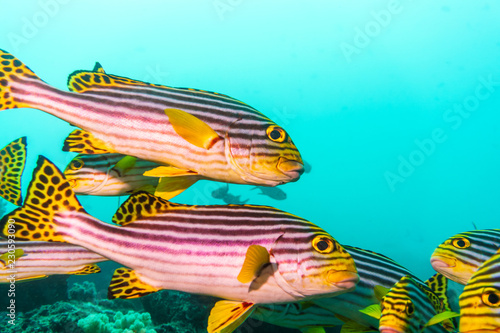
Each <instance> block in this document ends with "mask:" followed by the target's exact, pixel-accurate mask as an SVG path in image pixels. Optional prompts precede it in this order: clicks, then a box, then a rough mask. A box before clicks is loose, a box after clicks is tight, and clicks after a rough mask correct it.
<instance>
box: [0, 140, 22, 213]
mask: <svg viewBox="0 0 500 333" xmlns="http://www.w3.org/2000/svg"><path fill="white" fill-rule="evenodd" d="M25 163H26V137H25V136H24V137H22V138H19V139H17V140H15V141H12V142H11V143H9V144H8V145H7V146H5V147H4V148H2V150H0V196H1V197H2V198H4V199H5V200H7V201H10V202H11V203H13V204H14V205H17V206H21V204H22V202H23V200H22V195H21V176H22V174H23V170H24V164H25Z"/></svg>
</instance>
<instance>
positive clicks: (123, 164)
mask: <svg viewBox="0 0 500 333" xmlns="http://www.w3.org/2000/svg"><path fill="white" fill-rule="evenodd" d="M135 162H137V157H135V156H129V155H127V156H124V157H123V158H122V159H121V160H119V161H118V162H116V164H115V165H114V166H113V167H112V169H113V170H115V171H116V172H118V175H119V176H120V177H122V176H123V175H124V174H125V173H127V171H129V170H130V169H132V168H133V167H134V165H135Z"/></svg>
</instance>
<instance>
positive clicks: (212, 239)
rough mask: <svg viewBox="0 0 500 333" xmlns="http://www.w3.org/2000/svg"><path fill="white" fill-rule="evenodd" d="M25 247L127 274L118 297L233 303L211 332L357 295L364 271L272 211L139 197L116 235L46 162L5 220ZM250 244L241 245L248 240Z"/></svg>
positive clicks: (1, 223)
mask: <svg viewBox="0 0 500 333" xmlns="http://www.w3.org/2000/svg"><path fill="white" fill-rule="evenodd" d="M10 219H13V220H14V221H15V222H14V223H13V224H12V225H13V226H14V230H15V232H14V235H15V237H16V240H29V241H50V242H61V243H70V244H74V245H78V246H83V247H85V248H87V249H89V250H90V251H93V252H95V253H98V254H100V255H102V256H103V257H106V258H108V259H110V260H113V261H116V262H118V263H120V264H122V265H124V266H126V267H128V268H118V269H117V270H116V271H115V273H114V275H113V277H112V280H111V283H110V286H109V288H108V297H109V298H111V299H114V298H136V297H142V296H144V295H147V294H150V293H153V292H156V291H158V290H161V289H171V290H179V291H184V292H189V293H196V294H204V295H210V296H215V297H219V298H222V299H227V300H223V301H219V302H217V303H216V305H215V306H214V308H213V309H212V311H211V314H210V318H209V324H208V331H209V332H220V331H221V330H223V329H225V328H226V327H228V326H231V325H232V324H234V323H235V322H236V323H239V322H241V321H243V320H244V319H245V318H246V317H248V316H249V315H250V314H251V313H252V312H253V311H254V310H255V307H256V306H258V304H261V303H263V304H267V303H280V302H295V301H307V300H309V299H313V298H317V297H331V296H335V295H338V294H342V293H347V292H349V291H352V290H353V289H354V288H355V287H356V284H357V283H358V280H359V276H358V274H357V269H356V265H355V263H354V260H353V258H352V257H351V256H350V254H349V253H348V252H347V251H346V250H345V249H344V248H343V247H342V245H340V244H339V243H338V242H337V241H336V240H335V239H334V238H333V237H331V236H330V235H329V234H328V233H326V232H325V231H324V230H323V229H321V228H320V227H318V226H316V225H315V224H313V223H311V222H309V221H307V220H304V219H302V218H300V217H297V216H295V215H292V214H289V213H287V212H284V211H281V210H279V209H275V208H272V207H267V206H254V205H240V206H238V205H219V206H193V205H182V204H175V203H171V202H168V201H166V200H164V199H162V198H159V197H155V196H153V195H151V194H149V193H147V192H139V193H135V194H133V195H131V196H130V197H129V198H128V199H127V200H126V201H125V202H124V203H123V205H122V206H121V207H120V209H119V210H118V211H117V212H116V213H115V215H114V216H113V219H112V221H113V223H115V224H116V225H111V224H109V223H105V222H102V221H99V220H98V219H96V218H94V217H92V216H91V215H89V214H88V213H87V212H86V211H85V209H84V208H83V207H82V205H81V204H80V202H79V201H78V199H77V197H76V195H75V194H74V192H73V191H72V190H71V187H70V185H69V183H68V182H67V181H66V180H65V179H64V175H63V174H62V172H61V171H60V170H59V169H58V168H57V167H56V166H55V165H54V164H53V163H52V162H50V161H48V160H47V159H45V158H44V157H42V156H40V157H39V159H38V162H37V167H36V168H35V170H34V171H33V176H32V180H31V183H30V185H29V188H28V194H27V197H26V200H25V202H24V205H23V206H22V207H20V208H17V209H16V210H14V211H13V212H11V213H9V214H7V215H6V216H4V217H3V218H2V219H1V220H0V229H1V230H2V233H3V235H7V234H8V231H9V225H11V224H10V223H8V221H9V220H10ZM238 235H240V236H238Z"/></svg>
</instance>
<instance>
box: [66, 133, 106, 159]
mask: <svg viewBox="0 0 500 333" xmlns="http://www.w3.org/2000/svg"><path fill="white" fill-rule="evenodd" d="M63 151H69V152H73V153H81V154H107V153H116V151H115V150H114V148H113V146H112V145H111V144H109V143H106V142H104V141H102V140H101V139H98V138H96V137H95V136H94V135H93V134H92V133H90V132H87V131H84V130H81V129H77V130H74V131H73V132H71V133H70V134H69V135H68V137H67V138H66V140H64V146H63Z"/></svg>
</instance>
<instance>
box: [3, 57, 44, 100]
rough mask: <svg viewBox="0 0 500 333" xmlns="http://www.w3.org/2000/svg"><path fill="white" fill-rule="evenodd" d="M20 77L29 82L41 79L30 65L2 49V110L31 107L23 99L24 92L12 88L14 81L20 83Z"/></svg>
mask: <svg viewBox="0 0 500 333" xmlns="http://www.w3.org/2000/svg"><path fill="white" fill-rule="evenodd" d="M19 79H26V81H29V82H34V81H41V80H40V78H39V77H38V76H37V75H36V74H35V73H33V72H32V71H31V69H29V68H28V66H26V65H25V64H23V63H22V62H21V61H20V60H19V59H17V58H16V57H14V56H13V55H12V54H10V53H9V52H7V51H4V50H1V49H0V110H7V109H15V108H24V107H30V105H28V104H26V103H25V102H24V101H23V98H22V94H21V93H18V92H14V91H13V89H12V84H13V82H17V83H19ZM16 91H17V90H16Z"/></svg>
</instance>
